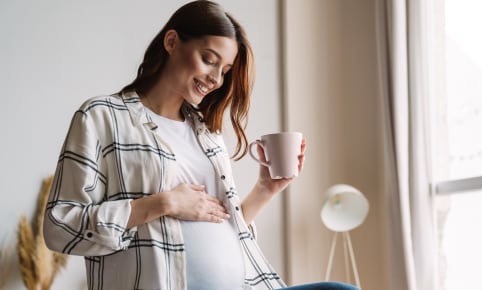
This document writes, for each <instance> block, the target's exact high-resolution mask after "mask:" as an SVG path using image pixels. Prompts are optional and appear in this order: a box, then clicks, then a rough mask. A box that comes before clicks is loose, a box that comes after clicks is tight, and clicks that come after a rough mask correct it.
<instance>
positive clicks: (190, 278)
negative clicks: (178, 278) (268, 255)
mask: <svg viewBox="0 0 482 290" xmlns="http://www.w3.org/2000/svg"><path fill="white" fill-rule="evenodd" d="M231 222H232V221H231V220H229V221H224V222H223V223H220V224H217V223H209V222H188V221H184V222H181V225H182V232H183V235H184V243H185V246H186V276H187V289H188V290H194V289H195V290H226V289H230V290H234V289H242V284H243V281H244V260H243V255H242V252H241V244H240V242H239V238H238V235H237V233H236V231H235V230H234V227H233V225H232V224H231Z"/></svg>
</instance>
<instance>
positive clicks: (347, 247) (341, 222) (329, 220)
mask: <svg viewBox="0 0 482 290" xmlns="http://www.w3.org/2000/svg"><path fill="white" fill-rule="evenodd" d="M368 210H369V204H368V200H367V199H366V197H365V196H364V195H363V194H362V193H361V192H360V191H359V190H358V189H356V188H354V187H353V186H350V185H347V184H335V185H333V186H331V187H330V188H328V189H327V191H326V192H325V199H324V201H323V205H322V207H321V212H320V217H321V220H322V222H323V224H324V225H325V226H326V227H327V228H328V229H330V230H332V231H334V232H335V233H334V235H333V240H332V243H331V249H330V256H329V259H328V267H327V269H326V274H325V280H327V281H328V280H329V279H330V274H331V269H332V266H333V256H334V254H335V248H336V242H337V238H338V233H341V234H342V235H343V245H344V252H345V255H344V256H345V273H346V275H347V280H348V281H349V280H350V279H349V277H350V276H349V268H348V263H351V265H352V270H353V276H354V278H355V283H356V286H357V287H358V288H360V289H361V286H360V278H359V277H358V269H357V267H356V261H355V253H354V251H353V246H352V243H351V239H350V233H349V232H350V231H351V230H353V229H355V228H357V227H358V226H360V225H361V224H362V223H363V222H364V221H365V218H366V217H367V215H368ZM347 252H348V253H347ZM348 257H349V259H350V260H349V261H348Z"/></svg>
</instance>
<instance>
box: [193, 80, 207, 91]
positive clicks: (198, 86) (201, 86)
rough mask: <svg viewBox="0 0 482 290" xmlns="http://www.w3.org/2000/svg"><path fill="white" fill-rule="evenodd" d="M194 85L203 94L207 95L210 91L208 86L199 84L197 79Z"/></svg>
mask: <svg viewBox="0 0 482 290" xmlns="http://www.w3.org/2000/svg"><path fill="white" fill-rule="evenodd" d="M194 83H195V84H196V87H197V88H198V89H199V90H200V91H201V92H202V93H204V94H206V93H207V92H208V91H209V89H208V88H207V87H206V86H204V85H203V84H202V83H201V82H199V81H198V80H197V79H194Z"/></svg>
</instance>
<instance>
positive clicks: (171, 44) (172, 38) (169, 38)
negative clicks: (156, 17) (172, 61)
mask: <svg viewBox="0 0 482 290" xmlns="http://www.w3.org/2000/svg"><path fill="white" fill-rule="evenodd" d="M178 40H179V35H178V34H177V31H176V30H174V29H170V30H168V31H167V32H166V34H165V35H164V49H165V50H166V51H167V53H169V54H171V53H172V51H173V50H174V48H176V44H177V42H178Z"/></svg>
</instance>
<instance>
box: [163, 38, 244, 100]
mask: <svg viewBox="0 0 482 290" xmlns="http://www.w3.org/2000/svg"><path fill="white" fill-rule="evenodd" d="M173 33H175V32H173ZM166 37H167V40H166V49H167V50H168V53H169V54H170V55H169V59H168V62H167V64H166V67H165V70H164V73H163V76H164V77H166V78H168V82H167V84H168V86H169V87H170V91H171V93H172V94H174V95H176V97H182V98H183V99H184V100H186V101H187V102H189V103H191V104H193V105H198V104H199V103H200V102H201V101H202V100H203V98H204V96H206V95H207V94H209V93H210V92H212V91H214V90H216V89H218V88H220V87H221V86H222V84H223V81H224V75H225V74H226V73H227V72H228V71H229V70H230V69H231V67H232V65H233V63H234V60H235V58H236V55H237V53H238V45H237V42H236V40H235V39H232V38H228V37H222V36H206V37H203V38H200V39H192V40H189V41H185V42H183V41H181V40H180V39H179V37H178V35H177V33H175V35H172V39H169V34H168V35H167V36H166ZM169 41H171V42H169Z"/></svg>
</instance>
